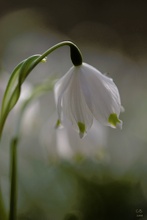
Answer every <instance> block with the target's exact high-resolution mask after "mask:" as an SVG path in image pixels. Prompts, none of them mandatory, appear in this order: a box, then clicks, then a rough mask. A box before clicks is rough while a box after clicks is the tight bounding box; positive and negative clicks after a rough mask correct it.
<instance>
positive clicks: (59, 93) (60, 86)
mask: <svg viewBox="0 0 147 220" xmlns="http://www.w3.org/2000/svg"><path fill="white" fill-rule="evenodd" d="M73 71H74V67H71V68H70V70H69V71H68V72H67V73H66V74H65V75H64V76H63V77H62V78H61V79H60V80H58V82H57V83H56V84H55V87H54V95H55V102H56V106H57V112H58V117H59V120H60V121H61V118H62V98H63V95H64V92H65V90H66V89H67V87H68V85H69V82H70V79H71V77H72V73H73Z"/></svg>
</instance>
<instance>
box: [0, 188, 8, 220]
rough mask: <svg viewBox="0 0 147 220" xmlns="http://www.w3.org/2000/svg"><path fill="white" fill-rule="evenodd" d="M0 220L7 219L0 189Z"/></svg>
mask: <svg viewBox="0 0 147 220" xmlns="http://www.w3.org/2000/svg"><path fill="white" fill-rule="evenodd" d="M0 219H3V220H6V219H7V215H6V211H5V206H4V202H3V197H2V191H1V188H0Z"/></svg>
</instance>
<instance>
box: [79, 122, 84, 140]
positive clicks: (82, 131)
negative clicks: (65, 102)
mask: <svg viewBox="0 0 147 220" xmlns="http://www.w3.org/2000/svg"><path fill="white" fill-rule="evenodd" d="M78 127H79V131H80V137H81V138H82V137H83V136H84V134H85V132H86V126H85V124H84V123H82V122H78Z"/></svg>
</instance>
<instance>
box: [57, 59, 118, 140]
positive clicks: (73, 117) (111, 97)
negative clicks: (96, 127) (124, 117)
mask: <svg viewBox="0 0 147 220" xmlns="http://www.w3.org/2000/svg"><path fill="white" fill-rule="evenodd" d="M54 92H55V101H56V105H57V111H58V117H59V119H58V121H57V124H56V126H57V127H58V126H59V125H60V124H61V122H62V118H63V115H64V116H66V117H67V118H68V119H69V120H70V121H71V122H72V125H73V127H74V129H75V130H77V131H78V132H79V134H80V137H83V136H84V134H85V133H86V132H87V131H88V129H89V128H90V127H91V126H92V123H93V118H95V119H96V120H97V121H99V122H100V123H102V124H104V125H107V126H111V127H113V128H115V127H118V126H119V127H120V128H121V127H122V121H120V120H119V118H118V117H119V114H120V112H121V110H122V106H121V101H120V95H119V91H118V89H117V87H116V85H115V84H114V82H113V80H112V79H111V78H109V77H107V76H105V75H103V74H102V73H100V72H99V71H98V70H97V69H95V68H94V67H93V66H90V65H89V64H86V63H82V65H79V66H73V67H71V69H70V70H69V71H68V72H67V73H66V74H65V75H64V76H63V77H62V78H61V79H60V80H59V81H58V82H57V83H56V85H55V89H54Z"/></svg>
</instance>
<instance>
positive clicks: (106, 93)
mask: <svg viewBox="0 0 147 220" xmlns="http://www.w3.org/2000/svg"><path fill="white" fill-rule="evenodd" d="M80 81H81V87H82V90H83V93H84V95H85V99H86V103H87V105H88V107H89V109H90V110H91V112H92V113H93V115H94V117H95V118H96V119H97V120H98V121H100V122H101V123H103V124H105V125H110V124H109V123H108V117H109V115H110V114H111V113H116V114H117V115H118V116H119V114H120V109H121V103H120V96H119V92H118V89H117V87H116V85H115V84H114V82H113V80H112V79H110V78H108V77H107V76H105V75H103V74H101V73H100V72H99V71H98V70H97V69H95V68H94V67H92V66H90V65H88V64H85V63H84V64H83V65H82V71H81V78H80Z"/></svg>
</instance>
